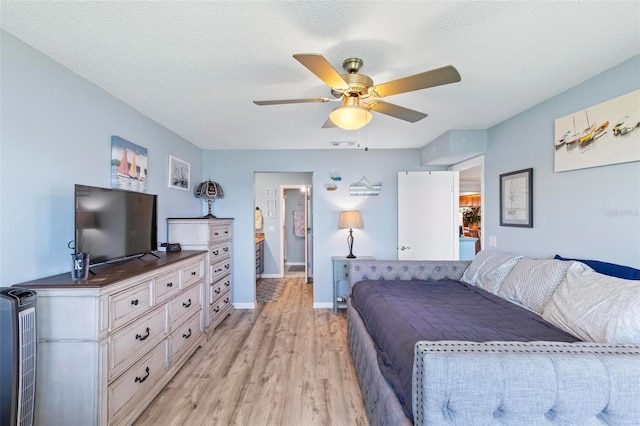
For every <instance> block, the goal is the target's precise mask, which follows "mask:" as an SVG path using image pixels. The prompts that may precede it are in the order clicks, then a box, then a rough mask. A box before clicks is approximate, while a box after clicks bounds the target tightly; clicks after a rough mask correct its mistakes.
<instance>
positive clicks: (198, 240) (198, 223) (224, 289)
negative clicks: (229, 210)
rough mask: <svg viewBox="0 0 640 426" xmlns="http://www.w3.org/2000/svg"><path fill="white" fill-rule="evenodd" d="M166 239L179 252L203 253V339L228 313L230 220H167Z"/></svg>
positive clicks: (231, 229) (230, 305)
mask: <svg viewBox="0 0 640 426" xmlns="http://www.w3.org/2000/svg"><path fill="white" fill-rule="evenodd" d="M167 224H168V239H169V242H170V243H180V246H181V247H182V249H183V250H184V249H187V250H207V255H206V256H207V257H206V263H207V270H206V277H205V284H206V285H205V286H204V287H205V292H204V300H206V301H207V303H208V305H206V306H205V308H204V312H203V313H204V326H205V333H206V334H207V336H209V337H210V336H211V334H212V333H213V330H214V329H215V328H216V327H217V326H218V325H219V324H220V323H221V322H222V321H223V320H224V319H225V318H226V317H227V315H229V314H230V313H231V310H232V309H233V305H232V303H231V295H232V285H233V279H232V278H233V275H232V268H231V261H232V256H231V255H232V231H233V219H231V218H224V219H223V218H213V219H189V218H187V219H179V218H169V219H167Z"/></svg>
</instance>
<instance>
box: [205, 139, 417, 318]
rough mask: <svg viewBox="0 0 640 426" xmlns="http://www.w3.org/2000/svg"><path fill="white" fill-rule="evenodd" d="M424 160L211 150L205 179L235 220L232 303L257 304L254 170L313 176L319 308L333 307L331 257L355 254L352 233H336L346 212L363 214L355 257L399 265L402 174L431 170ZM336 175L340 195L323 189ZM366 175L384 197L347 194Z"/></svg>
mask: <svg viewBox="0 0 640 426" xmlns="http://www.w3.org/2000/svg"><path fill="white" fill-rule="evenodd" d="M256 134H259V129H256ZM419 162H420V155H419V150H417V149H405V150H369V151H368V152H365V151H364V150H363V149H360V150H284V151H281V150H262V151H240V150H237V151H233V150H229V151H205V152H204V161H203V164H204V173H205V176H210V177H211V179H214V180H216V181H217V182H219V183H220V184H221V185H222V188H223V189H224V198H223V199H221V200H218V201H216V215H218V216H221V217H235V219H236V220H235V222H234V229H233V235H234V236H233V244H234V249H233V273H234V288H233V301H234V303H243V304H245V303H246V304H252V303H253V302H254V300H255V295H254V292H255V284H254V279H255V267H254V264H253V262H254V258H255V252H254V242H253V241H254V240H253V238H254V229H253V220H254V217H253V209H254V205H253V196H254V171H259V172H270V171H273V172H313V184H312V185H313V189H312V196H313V207H312V210H313V239H314V245H313V249H314V253H313V264H314V274H313V278H314V286H313V292H314V304H315V305H316V306H330V304H331V300H332V288H333V287H332V270H331V268H332V265H331V256H339V255H345V256H346V255H347V254H348V253H349V251H348V248H347V243H346V238H347V231H346V230H344V229H342V230H340V229H338V216H339V213H340V211H341V210H352V209H356V210H360V212H361V213H362V221H363V228H362V229H356V230H354V231H353V233H354V238H355V243H354V247H353V251H354V253H355V255H356V256H358V255H361V256H374V257H376V258H378V259H396V258H397V253H396V242H397V234H398V229H397V224H396V223H397V194H398V192H397V181H398V171H401V170H427V168H425V167H420V166H419ZM330 171H338V172H339V173H340V175H341V176H342V182H338V183H337V184H338V189H337V190H335V191H327V190H326V189H325V185H326V184H329V183H331V182H332V181H331V180H330V178H329V177H330ZM363 175H366V177H367V179H369V180H370V181H372V182H375V181H380V182H382V192H381V194H380V195H379V196H376V197H353V196H350V195H349V184H350V183H355V182H357V181H358V180H360V179H361V178H362V177H363ZM260 191H262V189H261V190H260ZM261 208H262V207H261ZM263 210H264V209H263Z"/></svg>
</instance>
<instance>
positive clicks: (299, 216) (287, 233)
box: [280, 185, 313, 283]
mask: <svg viewBox="0 0 640 426" xmlns="http://www.w3.org/2000/svg"><path fill="white" fill-rule="evenodd" d="M280 191H281V196H280V200H281V201H280V202H281V209H280V210H281V211H282V212H283V214H282V215H281V216H280V229H281V232H282V237H281V240H282V245H281V247H282V252H281V261H282V270H283V274H284V276H287V277H288V276H303V277H304V278H305V282H306V283H310V282H312V281H313V279H312V277H313V274H312V270H311V261H310V259H311V257H312V256H311V251H312V250H311V248H312V241H311V232H310V231H311V216H310V211H311V195H310V193H311V185H282V186H281V187H280Z"/></svg>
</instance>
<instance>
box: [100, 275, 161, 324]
mask: <svg viewBox="0 0 640 426" xmlns="http://www.w3.org/2000/svg"><path fill="white" fill-rule="evenodd" d="M150 308H151V281H149V282H148V283H146V284H142V285H138V286H136V287H133V288H131V289H129V290H125V291H123V292H121V293H116V294H114V295H113V296H109V330H114V329H116V328H118V327H120V326H121V325H124V324H126V323H127V322H128V321H130V320H132V319H134V318H136V317H138V316H140V315H142V314H144V313H145V312H146V311H148V310H149V309H150Z"/></svg>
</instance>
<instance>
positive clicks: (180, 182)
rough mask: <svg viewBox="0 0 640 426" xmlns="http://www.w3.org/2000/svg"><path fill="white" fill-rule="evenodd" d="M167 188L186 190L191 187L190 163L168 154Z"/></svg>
mask: <svg viewBox="0 0 640 426" xmlns="http://www.w3.org/2000/svg"><path fill="white" fill-rule="evenodd" d="M169 188H174V189H182V190H184V191H188V190H189V189H190V188H191V164H189V163H187V162H186V161H183V160H181V159H179V158H176V157H174V156H172V155H170V156H169Z"/></svg>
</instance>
